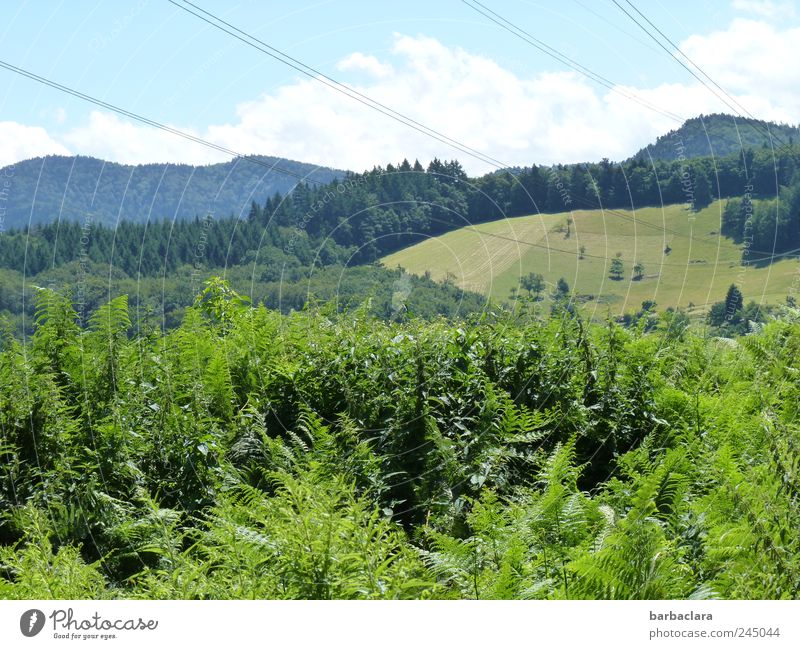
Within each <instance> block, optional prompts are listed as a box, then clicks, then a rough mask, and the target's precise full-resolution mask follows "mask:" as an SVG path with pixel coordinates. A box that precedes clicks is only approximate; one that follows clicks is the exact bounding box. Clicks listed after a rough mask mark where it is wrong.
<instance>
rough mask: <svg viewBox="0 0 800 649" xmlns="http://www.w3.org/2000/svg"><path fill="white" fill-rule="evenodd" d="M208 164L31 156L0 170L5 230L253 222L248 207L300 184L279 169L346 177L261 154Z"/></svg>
mask: <svg viewBox="0 0 800 649" xmlns="http://www.w3.org/2000/svg"><path fill="white" fill-rule="evenodd" d="M258 160H260V161H261V162H263V163H264V164H265V165H267V166H264V165H261V164H252V163H251V162H248V161H247V160H244V159H234V160H231V161H230V162H224V163H220V164H212V165H205V166H198V167H194V166H190V165H183V164H145V165H136V166H131V165H123V164H117V163H115V162H106V161H104V160H98V159H97V158H91V157H86V156H47V157H44V158H33V159H31V160H25V161H23V162H18V163H16V164H13V165H10V166H8V167H4V168H3V169H0V179H2V182H0V191H2V192H3V193H2V194H1V195H0V198H2V199H4V200H3V202H2V203H0V208H5V212H4V213H3V212H2V211H0V215H2V216H3V217H4V218H3V221H2V225H3V227H4V229H7V230H8V229H13V228H21V227H24V226H26V225H27V224H28V223H29V222H30V223H31V224H40V223H50V222H54V221H56V220H58V219H59V217H60V218H61V220H69V221H83V220H84V219H85V218H86V215H87V214H91V217H92V222H93V223H95V224H97V223H103V224H106V225H113V224H114V223H116V222H117V220H118V219H119V218H121V219H124V220H127V221H135V222H139V223H143V222H145V221H147V219H148V217H149V218H150V219H151V220H165V219H169V220H172V219H178V220H185V219H192V218H194V217H195V216H203V215H205V214H206V213H208V212H209V211H211V212H213V214H214V215H215V216H217V217H224V216H230V215H236V216H238V215H240V214H242V215H244V216H247V214H248V212H249V209H250V203H251V201H252V200H256V201H258V202H259V203H263V202H264V201H265V200H266V198H268V197H270V196H272V195H274V194H275V192H280V193H285V192H287V191H289V190H290V189H291V188H292V187H293V186H294V185H295V183H296V182H297V178H294V177H292V176H290V175H287V174H284V173H281V172H279V171H275V170H270V166H272V165H276V166H278V167H280V168H281V169H284V170H286V171H289V172H292V173H294V174H297V175H299V176H301V177H308V178H311V179H313V180H317V181H320V182H323V183H327V182H330V181H331V180H333V179H334V178H337V177H341V176H343V175H344V174H345V173H346V172H344V171H341V170H337V169H328V168H326V167H320V168H317V167H316V166H315V165H312V164H306V163H303V162H295V161H292V160H284V159H282V158H273V157H269V156H258Z"/></svg>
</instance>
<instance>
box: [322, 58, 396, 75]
mask: <svg viewBox="0 0 800 649" xmlns="http://www.w3.org/2000/svg"><path fill="white" fill-rule="evenodd" d="M336 69H337V70H341V71H342V72H348V71H351V70H358V71H361V72H366V73H367V74H369V75H371V76H373V77H377V78H382V77H387V76H389V75H390V74H391V73H392V66H391V65H389V64H388V63H381V62H380V61H378V59H376V58H375V57H374V56H371V55H366V54H362V53H361V52H353V53H352V54H351V55H350V56H348V57H346V58H344V59H342V60H341V61H339V63H337V64H336Z"/></svg>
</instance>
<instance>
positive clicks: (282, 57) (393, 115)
mask: <svg viewBox="0 0 800 649" xmlns="http://www.w3.org/2000/svg"><path fill="white" fill-rule="evenodd" d="M167 1H168V2H169V3H171V4H173V5H175V6H176V7H178V8H179V9H181V10H183V11H185V12H186V13H188V14H190V15H192V16H195V17H196V18H199V19H200V20H202V21H203V22H205V23H207V24H208V25H211V26H212V27H214V28H216V29H218V30H219V31H222V32H224V33H226V34H228V35H230V36H233V37H234V38H235V39H237V40H239V41H241V42H242V43H244V44H245V45H248V46H250V47H252V48H253V49H256V50H258V51H260V52H262V53H264V54H266V55H267V56H269V57H271V58H273V59H275V60H276V61H279V62H280V63H283V64H284V65H287V66H289V67H290V68H293V69H294V70H296V71H297V72H300V73H301V74H303V75H305V76H307V77H309V78H310V79H313V80H315V81H317V82H318V83H321V84H323V85H324V86H327V87H328V88H330V89H331V90H335V91H336V92H339V93H341V94H343V95H345V96H346V97H350V98H351V99H353V100H355V101H357V102H358V103H360V104H362V105H364V106H366V107H368V108H371V109H372V110H375V111H377V112H379V113H382V114H383V115H385V116H387V117H389V118H390V119H393V120H394V121H396V122H399V123H401V124H403V125H405V126H408V127H409V128H412V129H414V130H415V131H417V132H419V133H422V134H423V135H426V136H428V137H431V138H433V139H435V140H438V141H439V142H441V143H442V144H446V145H448V146H450V147H452V148H454V149H457V150H458V151H461V152H462V153H465V154H467V155H469V156H471V157H473V158H475V159H477V160H480V161H481V162H483V163H486V164H489V165H491V166H493V167H496V168H498V169H505V168H506V167H508V166H509V165H507V164H506V163H504V162H502V161H500V160H498V159H496V158H493V157H491V156H489V155H487V154H485V153H482V152H481V151H478V150H477V149H474V148H472V147H470V146H468V145H467V144H464V143H463V142H460V141H458V140H456V139H454V138H451V137H449V136H448V135H445V134H444V133H441V132H439V131H437V130H435V129H433V128H430V127H428V126H425V125H424V124H422V123H421V122H418V121H417V120H415V119H413V118H411V117H409V116H407V115H405V114H403V113H401V112H399V111H396V110H394V109H393V108H390V107H389V106H386V105H385V104H382V103H381V102H379V101H376V100H375V99H372V98H371V97H368V96H367V95H365V94H363V93H361V92H359V91H357V90H355V89H354V88H350V87H349V86H347V85H345V84H343V83H340V82H339V81H336V79H333V78H332V77H330V76H328V75H326V74H324V73H322V72H320V71H319V70H317V69H315V68H313V67H311V66H310V65H307V64H305V63H303V62H302V61H299V60H298V59H296V58H293V57H292V56H290V55H288V54H286V53H285V52H283V51H281V50H279V49H278V48H276V47H274V46H272V45H269V44H268V43H265V42H264V41H262V40H260V39H259V38H257V37H255V36H253V35H252V34H249V33H247V32H246V31H244V30H242V29H240V28H238V27H236V26H235V25H232V24H231V23H229V22H226V21H225V20H223V19H222V18H220V17H219V16H217V15H215V14H213V13H211V12H210V11H206V10H205V9H203V8H202V7H199V6H197V5H196V4H193V3H192V2H189V1H188V0H184V3H185V4H181V3H178V2H176V1H175V0H167ZM185 5H189V6H191V7H194V8H195V9H197V11H192V10H191V9H189V7H187V6H185ZM198 12H201V13H202V14H205V16H208V17H209V18H206V17H205V16H203V15H201V13H198Z"/></svg>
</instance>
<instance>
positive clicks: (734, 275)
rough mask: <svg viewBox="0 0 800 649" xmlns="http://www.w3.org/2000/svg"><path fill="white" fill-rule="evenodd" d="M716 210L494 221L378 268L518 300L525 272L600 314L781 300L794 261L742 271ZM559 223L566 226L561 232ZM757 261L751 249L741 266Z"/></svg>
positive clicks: (430, 242) (720, 206)
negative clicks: (734, 290) (616, 267)
mask: <svg viewBox="0 0 800 649" xmlns="http://www.w3.org/2000/svg"><path fill="white" fill-rule="evenodd" d="M724 206H725V202H724V201H716V202H714V203H713V204H712V205H710V206H709V207H707V208H705V209H703V210H701V211H700V212H697V213H691V212H690V211H689V210H688V209H687V208H686V206H684V205H671V206H666V207H664V208H658V207H650V208H643V209H638V210H636V211H623V210H620V211H614V212H609V211H605V212H603V211H600V210H577V211H574V212H572V213H561V214H542V215H533V216H524V217H519V218H511V219H502V220H498V221H493V222H490V223H483V224H480V225H477V226H469V227H465V228H461V229H459V230H456V231H453V232H449V233H447V234H443V235H441V236H438V237H435V238H430V239H427V240H425V241H423V242H421V243H418V244H416V245H413V246H410V247H408V248H405V249H403V250H400V251H398V252H396V253H393V254H390V255H387V256H385V257H383V258H382V260H381V261H382V263H383V264H384V265H385V266H387V267H388V268H396V267H398V266H400V267H401V268H404V269H405V270H407V271H408V272H409V273H412V274H419V275H424V274H427V275H428V276H430V277H431V278H432V279H449V280H450V281H451V282H453V283H454V284H455V285H457V286H459V287H461V288H464V289H469V290H472V291H478V292H480V293H483V294H484V295H487V296H490V297H492V298H494V299H497V300H508V299H509V297H510V296H511V295H512V293H513V292H519V293H522V294H524V293H525V291H524V290H523V288H522V286H521V279H522V278H523V277H525V276H526V275H528V274H529V273H540V274H542V275H543V276H544V279H545V282H546V283H547V289H546V291H545V293H551V292H552V291H553V290H554V287H555V284H556V282H557V281H558V280H559V278H562V277H563V278H564V279H565V280H566V281H567V283H568V284H569V286H570V288H571V289H572V290H573V291H574V292H575V296H576V299H577V300H579V301H581V302H584V303H585V307H586V308H587V309H588V310H590V311H594V312H597V313H598V314H599V315H600V316H602V317H604V316H605V314H606V312H607V311H608V310H609V309H610V311H611V313H612V314H614V313H617V314H622V313H624V312H629V311H631V310H635V309H637V308H639V306H640V305H641V303H642V302H643V301H645V300H653V301H655V302H656V303H657V304H658V306H659V308H666V307H682V308H690V309H691V308H693V309H696V310H697V311H698V312H699V311H702V310H704V309H705V307H706V306H708V305H710V304H712V303H714V302H716V301H718V300H721V299H722V298H723V297H724V296H725V292H726V290H727V289H728V287H729V286H730V285H731V284H732V283H735V284H737V285H738V286H739V287H740V288H741V289H742V292H743V293H744V295H745V299H747V300H749V299H753V300H755V301H756V302H758V303H764V304H767V303H771V304H776V303H779V302H783V301H784V300H785V299H786V296H787V294H788V293H790V292H791V285H792V281H793V278H794V276H795V275H796V273H797V261H796V260H794V258H793V257H791V258H790V257H789V256H786V257H781V256H780V255H778V256H776V257H774V258H770V257H767V258H766V259H767V260H769V259H773V263H771V264H768V265H767V264H763V265H759V264H753V263H751V264H750V265H747V266H745V265H742V263H741V260H742V249H741V248H740V246H739V245H737V244H736V243H735V242H734V240H733V239H730V238H727V237H723V236H721V235H720V234H719V232H720V227H721V225H720V224H721V222H722V214H723V212H724ZM567 219H572V223H571V224H569V226H568V225H567ZM665 250H667V251H668V253H666V254H665ZM617 255H620V257H619V259H620V260H621V261H622V264H623V277H622V279H619V280H614V279H611V278H610V270H611V264H612V262H613V260H614V259H616V258H617ZM758 258H759V257H758V251H756V250H751V251H750V253H749V261H751V262H755V261H756V260H758ZM637 262H640V263H642V264H643V265H644V270H643V273H642V277H641V278H634V273H633V266H634V264H635V263H637Z"/></svg>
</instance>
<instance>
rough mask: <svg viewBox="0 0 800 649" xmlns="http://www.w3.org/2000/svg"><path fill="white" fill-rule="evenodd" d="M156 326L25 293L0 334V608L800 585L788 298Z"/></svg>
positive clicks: (761, 592) (718, 592)
mask: <svg viewBox="0 0 800 649" xmlns="http://www.w3.org/2000/svg"><path fill="white" fill-rule="evenodd" d="M670 318H671V316H670V314H668V313H664V314H662V315H661V316H660V320H659V322H658V323H657V326H656V327H655V328H654V329H651V330H650V331H648V332H646V333H645V332H643V331H641V330H637V329H624V328H621V327H619V326H617V325H615V324H614V323H613V322H608V323H605V324H592V323H590V322H588V321H587V320H586V319H585V318H582V316H581V315H580V312H577V313H571V312H570V311H569V310H567V309H561V310H559V309H558V308H557V309H556V311H555V312H554V313H553V314H552V315H551V314H548V315H547V316H544V315H542V314H541V310H537V312H536V313H530V312H527V311H526V310H525V309H524V308H523V309H522V310H517V311H515V312H511V311H503V310H497V311H487V312H485V313H484V314H482V315H481V316H476V317H474V318H473V319H471V320H462V321H447V320H445V319H438V320H422V319H416V318H410V319H409V318H405V319H399V320H395V321H386V320H380V319H378V318H376V317H374V316H372V315H370V311H369V309H368V308H367V307H363V308H359V309H356V310H354V311H349V312H347V313H343V314H342V313H337V311H336V309H335V308H333V307H328V306H323V307H320V308H310V309H308V310H305V311H302V312H295V313H292V314H289V315H282V314H281V313H279V312H277V311H271V310H268V309H266V308H264V307H263V306H259V307H257V308H252V307H251V306H250V305H249V303H248V302H247V301H246V300H243V299H242V298H241V297H240V296H238V295H237V294H235V293H234V292H233V291H231V289H230V288H229V287H228V286H227V285H226V284H225V283H223V282H221V281H219V280H212V281H210V282H209V283H208V285H207V287H206V289H205V290H204V292H203V293H202V294H201V295H199V296H198V299H197V301H196V303H195V305H194V306H192V307H190V308H189V309H187V311H186V313H185V316H184V319H183V321H182V323H181V324H180V326H179V327H177V328H176V329H175V330H173V331H168V332H166V333H162V332H160V331H159V330H157V329H154V330H151V331H147V330H144V331H139V332H137V333H136V334H135V335H134V331H133V328H132V326H131V318H130V314H129V313H128V307H127V301H126V299H125V298H124V297H120V298H116V299H114V300H113V301H112V302H111V303H109V304H108V305H107V306H104V307H102V308H101V309H99V310H98V311H97V312H96V313H95V314H94V315H93V316H92V317H91V318H90V320H89V322H88V325H87V326H86V327H83V326H81V325H80V323H79V321H78V317H77V314H76V313H75V311H74V310H73V309H72V306H71V305H70V302H69V300H68V299H66V298H64V297H62V296H60V295H58V294H57V293H54V292H52V291H49V290H42V291H40V293H39V296H38V304H37V314H36V331H35V333H34V335H33V336H32V338H30V339H28V340H27V341H26V342H25V343H22V342H20V341H18V340H15V339H14V338H12V337H11V336H10V335H8V334H6V335H5V336H4V337H3V338H2V339H0V340H1V341H2V343H1V344H2V348H0V458H1V459H2V461H0V511H2V516H0V597H3V598H30V599H44V598H66V599H71V598H106V597H108V598H119V597H125V598H282V599H285V598H313V599H328V598H370V599H377V598H476V599H488V598H505V599H508V598H539V599H556V598H564V599H571V598H589V599H596V598H604V599H605V598H613V599H629V598H631V599H669V598H690V597H691V598H752V599H761V598H765V599H778V598H795V599H796V598H798V597H800V537H798V535H797V530H798V529H800V504H799V503H800V481H799V480H798V475H800V473H798V462H800V460H799V459H798V458H800V452H798V451H799V450H800V427H799V426H798V419H797V415H798V404H799V403H800V380H799V379H798V376H800V371H799V370H800V368H798V365H797V363H798V358H800V354H799V353H798V352H800V311H798V310H796V309H791V308H784V309H783V310H782V313H781V315H780V317H773V318H772V319H771V320H770V321H769V322H768V323H766V324H764V325H759V326H758V327H757V329H756V331H755V332H754V333H752V334H750V335H747V336H744V337H741V338H735V339H732V338H725V339H719V338H712V337H708V338H707V337H704V336H702V335H700V334H698V333H696V332H694V331H693V330H692V329H691V328H690V329H688V330H687V329H685V328H683V325H684V324H685V322H684V323H682V324H681V327H676V326H674V325H675V322H680V321H679V320H671V319H670Z"/></svg>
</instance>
